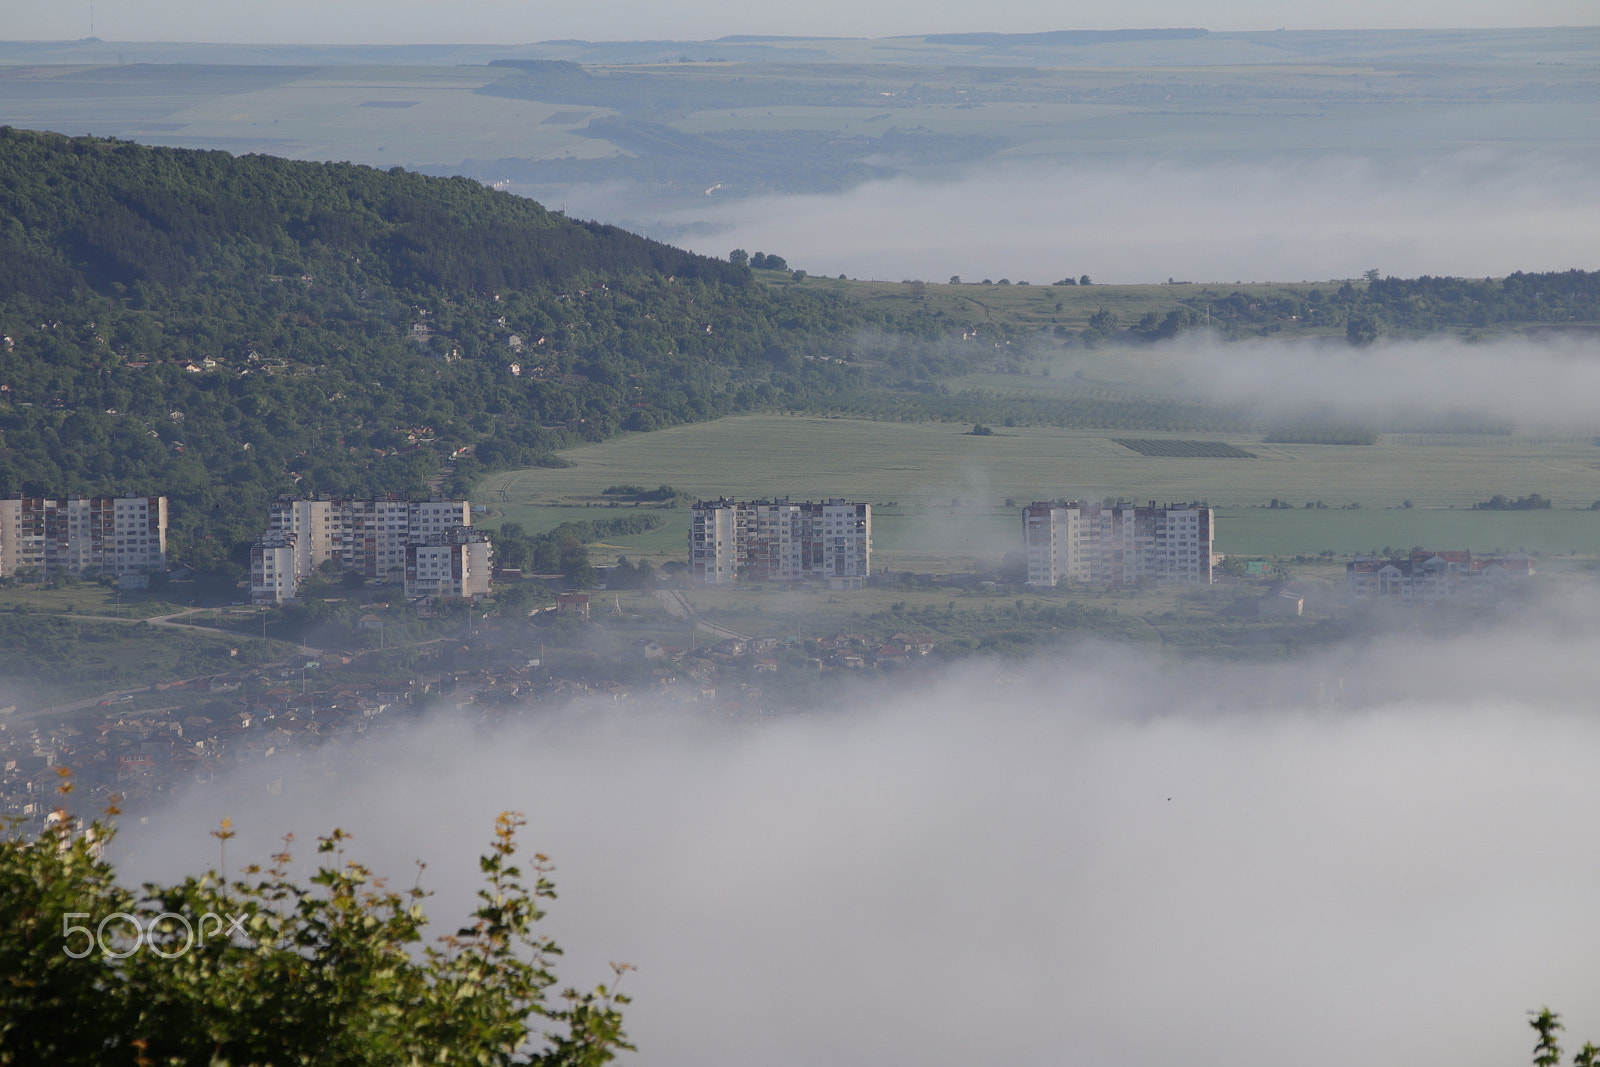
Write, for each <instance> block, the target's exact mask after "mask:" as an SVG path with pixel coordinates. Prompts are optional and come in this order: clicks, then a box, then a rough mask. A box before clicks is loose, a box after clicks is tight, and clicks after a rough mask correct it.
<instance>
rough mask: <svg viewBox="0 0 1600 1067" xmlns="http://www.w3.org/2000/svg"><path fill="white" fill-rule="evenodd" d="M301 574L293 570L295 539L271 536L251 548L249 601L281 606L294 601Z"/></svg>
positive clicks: (262, 538)
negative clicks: (288, 601) (286, 601)
mask: <svg viewBox="0 0 1600 1067" xmlns="http://www.w3.org/2000/svg"><path fill="white" fill-rule="evenodd" d="M299 579H300V573H299V570H298V568H296V566H295V548H294V539H293V538H292V537H290V536H288V535H286V534H280V533H271V534H265V535H263V536H261V537H258V538H256V542H255V544H253V545H251V546H250V599H251V600H253V601H255V602H257V603H266V602H271V603H274V604H281V603H283V602H284V601H285V600H293V599H294V594H295V585H296V584H297V583H298V581H299Z"/></svg>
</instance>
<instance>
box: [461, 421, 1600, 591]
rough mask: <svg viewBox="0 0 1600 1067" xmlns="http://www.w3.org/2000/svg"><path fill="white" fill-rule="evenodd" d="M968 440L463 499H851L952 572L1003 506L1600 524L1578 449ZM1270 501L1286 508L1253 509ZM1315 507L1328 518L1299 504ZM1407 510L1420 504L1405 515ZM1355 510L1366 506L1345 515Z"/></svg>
mask: <svg viewBox="0 0 1600 1067" xmlns="http://www.w3.org/2000/svg"><path fill="white" fill-rule="evenodd" d="M963 431H964V427H961V426H957V425H952V424H949V423H894V422H873V421H867V420H858V419H822V418H807V417H799V416H776V415H752V416H742V417H739V418H731V419H722V420H719V421H717V422H712V423H704V424H699V425H693V426H681V427H675V428H673V429H669V430H662V431H658V432H656V433H652V434H648V435H643V434H640V435H631V436H627V437H622V438H619V439H616V440H613V441H609V442H606V443H604V444H599V445H591V446H587V447H584V448H579V449H574V450H572V451H570V452H568V453H566V454H565V455H566V457H567V458H568V459H570V460H571V461H572V462H573V466H572V467H570V468H566V469H559V470H557V469H548V468H538V469H533V470H524V471H509V472H503V473H500V474H496V475H492V476H490V477H489V478H487V479H485V481H484V482H483V483H482V485H481V486H480V487H479V489H478V490H477V492H476V494H475V498H481V499H482V500H484V501H485V502H486V503H488V504H489V505H490V506H491V507H493V508H495V509H496V511H497V512H499V513H503V515H504V517H506V518H510V519H514V520H516V521H520V522H523V523H524V524H525V525H527V526H528V528H529V529H530V530H532V531H538V530H541V529H549V528H551V527H553V526H555V525H557V524H558V523H559V522H562V521H568V520H570V519H581V518H603V517H605V516H606V515H607V514H612V515H614V514H616V509H611V508H593V509H590V508H578V507H573V506H571V505H579V504H593V503H594V502H595V501H596V500H597V498H598V494H599V492H600V490H602V489H604V488H606V487H607V486H610V485H615V484H618V483H638V484H650V485H654V484H658V483H669V484H671V485H675V486H677V487H679V488H680V489H681V490H683V491H684V492H686V493H689V494H697V495H701V496H707V497H715V496H719V495H730V496H736V497H771V496H789V497H792V498H795V499H818V498H824V497H830V496H846V497H849V498H851V499H857V500H867V501H869V502H871V503H872V504H873V505H874V507H875V519H876V521H875V523H874V527H875V529H874V539H875V542H876V548H877V560H878V565H879V566H881V567H897V566H910V567H912V568H913V569H919V570H947V569H960V568H961V566H963V564H962V559H963V558H968V559H970V557H971V556H972V555H986V554H992V553H996V552H998V551H1003V550H1004V548H1006V547H1010V545H1011V544H1012V543H1014V541H1015V530H1016V529H1017V523H1018V521H1019V520H1018V519H1017V511H1016V509H1015V508H1014V507H1013V508H1007V507H1006V506H1005V501H1006V500H1007V499H1010V500H1012V501H1013V502H1014V504H1017V505H1020V504H1022V503H1026V502H1027V501H1030V500H1035V499H1046V498H1060V497H1081V498H1085V499H1092V500H1098V499H1102V498H1104V497H1106V496H1120V497H1123V498H1126V499H1132V500H1138V501H1146V500H1151V499H1155V500H1160V501H1163V502H1165V501H1168V500H1201V499H1203V500H1206V501H1207V502H1209V503H1210V504H1211V505H1212V506H1213V507H1217V508H1221V509H1224V510H1223V513H1222V516H1221V518H1220V519H1219V536H1218V540H1217V547H1218V549H1219V550H1220V551H1224V552H1238V553H1243V554H1269V555H1297V554H1309V553H1315V552H1319V551H1322V550H1324V549H1329V548H1331V549H1333V550H1335V551H1336V552H1339V553H1341V554H1347V553H1353V552H1359V551H1365V550H1366V549H1368V548H1373V547H1376V548H1382V547H1384V546H1385V545H1390V546H1401V545H1403V546H1404V547H1408V548H1409V547H1410V546H1412V545H1416V544H1429V545H1436V546H1445V545H1449V546H1464V547H1468V548H1473V549H1477V550H1487V549H1493V548H1517V547H1526V548H1529V549H1530V550H1539V551H1546V552H1573V551H1576V552H1580V553H1600V512H1590V511H1578V510H1574V509H1581V508H1587V507H1588V506H1589V505H1590V504H1592V503H1593V502H1594V501H1595V500H1597V499H1600V448H1597V447H1596V446H1594V445H1593V444H1592V443H1590V440H1589V439H1588V438H1578V437H1572V438H1561V437H1549V438H1535V437H1517V436H1506V437H1487V436H1486V437H1477V438H1471V437H1465V436H1452V435H1428V434H1404V435H1398V434H1397V435H1385V436H1384V437H1382V438H1380V440H1379V443H1378V444H1376V445H1370V446H1341V445H1268V444H1264V443H1262V442H1261V440H1260V437H1259V435H1249V434H1245V435H1238V434H1235V435H1210V439H1214V440H1217V441H1220V442H1225V443H1229V444H1234V445H1239V446H1242V447H1244V448H1246V449H1248V450H1249V451H1251V452H1255V453H1257V455H1258V458H1256V459H1248V460H1247V459H1208V458H1190V457H1159V456H1140V455H1136V454H1134V453H1131V452H1129V451H1128V450H1127V449H1124V448H1121V447H1120V446H1118V445H1116V444H1114V443H1112V441H1111V440H1110V439H1109V438H1108V437H1106V436H1103V435H1101V434H1099V433H1097V432H1095V431H1068V430H1054V429H1039V428H1032V427H1022V428H1015V429H1008V430H1005V431H1003V432H999V433H996V434H995V435H994V436H992V437H973V436H971V435H969V434H966V433H965V432H963ZM1145 436H1149V437H1159V436H1161V435H1157V434H1146V435H1145ZM1169 436H1171V437H1173V438H1174V439H1180V438H1182V439H1190V438H1198V437H1203V436H1205V435H1196V434H1182V435H1178V434H1173V435H1169ZM819 456H826V457H827V459H826V462H819V461H818V460H817V459H816V457H819ZM1534 492H1537V493H1542V494H1543V495H1545V496H1546V497H1549V498H1550V499H1552V500H1553V501H1554V502H1555V506H1556V509H1558V510H1552V511H1537V512H1481V511H1473V510H1471V508H1472V505H1473V504H1474V503H1476V502H1478V501H1481V500H1486V499H1488V498H1489V497H1490V496H1492V495H1493V494H1495V493H1504V494H1506V495H1507V496H1513V497H1515V496H1524V495H1526V494H1528V493H1534ZM1273 498H1278V499H1280V500H1286V501H1288V502H1289V503H1290V504H1291V505H1293V507H1292V508H1291V509H1289V510H1282V509H1278V510H1269V509H1267V508H1265V507H1264V506H1263V505H1265V504H1267V503H1268V502H1269V501H1270V500H1271V499H1273ZM1317 500H1321V501H1323V502H1324V503H1326V504H1327V505H1328V507H1327V508H1326V509H1311V510H1307V509H1305V508H1304V507H1303V505H1304V504H1305V503H1306V502H1307V501H1317ZM1406 500H1411V501H1412V503H1413V504H1414V507H1412V508H1409V509H1402V508H1401V504H1402V503H1403V502H1404V501H1406ZM1350 504H1360V505H1361V507H1360V509H1353V508H1352V509H1348V510H1344V509H1345V507H1346V505H1350ZM562 505H567V506H562ZM660 514H662V515H663V516H665V517H667V518H668V525H667V526H666V527H665V528H663V529H661V530H657V531H653V532H652V533H650V534H646V535H641V537H640V538H638V539H634V538H626V539H619V540H618V541H617V545H618V547H619V548H622V549H623V550H627V551H635V552H639V551H645V550H648V551H650V552H663V553H666V558H675V555H676V554H679V553H681V552H682V546H683V545H684V544H685V539H686V532H687V513H686V511H685V510H683V509H676V510H664V511H661V512H660ZM601 558H602V560H603V561H606V562H609V560H605V558H604V553H601ZM941 561H943V562H941Z"/></svg>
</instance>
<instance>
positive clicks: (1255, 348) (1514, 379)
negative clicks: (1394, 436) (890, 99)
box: [1067, 289, 1600, 432]
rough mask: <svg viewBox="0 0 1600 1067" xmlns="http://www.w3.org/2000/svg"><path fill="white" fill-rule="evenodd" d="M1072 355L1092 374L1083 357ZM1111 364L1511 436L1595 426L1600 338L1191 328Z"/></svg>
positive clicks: (1283, 405) (1215, 396) (1176, 380)
mask: <svg viewBox="0 0 1600 1067" xmlns="http://www.w3.org/2000/svg"><path fill="white" fill-rule="evenodd" d="M1332 291H1333V290H1332V289H1329V290H1327V294H1326V295H1331V294H1332ZM1077 360H1078V361H1079V362H1083V363H1085V364H1087V365H1088V366H1089V367H1090V369H1091V370H1093V368H1094V363H1093V360H1094V356H1093V355H1092V354H1091V355H1089V356H1082V357H1077ZM1116 360H1117V362H1116V364H1115V370H1116V372H1117V373H1118V374H1120V375H1125V376H1130V377H1137V378H1138V380H1139V381H1140V382H1141V383H1142V384H1145V385H1148V386H1149V387H1150V388H1152V389H1160V390H1163V391H1167V392H1172V393H1177V394H1183V395H1194V396H1201V397H1205V398H1207V399H1209V400H1214V401H1218V402H1221V403H1226V404H1246V405H1251V406H1252V407H1254V408H1258V409H1260V410H1261V411H1264V412H1268V413H1271V414H1274V415H1281V416H1284V417H1293V416H1296V415H1302V414H1304V413H1305V412H1307V411H1315V410H1319V409H1322V410H1327V411H1329V412H1330V413H1331V414H1337V415H1339V416H1340V417H1347V418H1351V419H1354V420H1356V421H1360V422H1373V423H1375V424H1383V423H1384V422H1385V421H1398V422H1402V423H1403V422H1405V421H1406V419H1407V418H1413V417H1414V416H1416V415H1419V414H1420V415H1437V414H1444V413H1450V412H1470V413H1478V414H1481V415H1484V416H1492V417H1493V418H1495V419H1498V420H1504V421H1505V422H1506V423H1508V424H1510V426H1511V427H1512V428H1514V429H1516V430H1518V431H1521V432H1528V431H1535V430H1540V429H1573V430H1580V431H1581V430H1584V429H1586V428H1591V427H1594V426H1597V425H1600V412H1597V410H1596V405H1595V397H1596V396H1600V341H1597V340H1596V339H1595V338H1593V337H1592V336H1584V335H1581V334H1574V335H1572V336H1562V335H1560V334H1555V335H1551V336H1548V337H1543V338H1529V337H1526V336H1512V337H1505V336H1502V337H1496V338H1493V339H1490V340H1486V341H1468V340H1463V339H1462V338H1460V337H1457V336H1452V335H1449V334H1439V335H1434V336H1430V337H1425V338H1408V339H1398V340H1380V341H1379V342H1378V343H1377V344H1374V345H1372V346H1369V347H1363V348H1356V347H1352V346H1351V345H1349V344H1347V343H1346V342H1345V341H1344V339H1343V338H1338V339H1329V340H1326V341H1289V342H1283V341H1271V340H1268V341H1242V342H1241V341H1233V342H1229V341H1224V340H1221V339H1220V338H1218V337H1216V336H1215V335H1212V334H1207V333H1203V332H1197V333H1194V334H1191V335H1188V336H1182V337H1179V338H1178V339H1176V340H1173V341H1170V342H1166V343H1163V344H1160V345H1156V346H1154V347H1152V348H1150V349H1148V350H1145V351H1133V352H1119V353H1117V356H1116ZM1067 362H1068V363H1069V364H1071V363H1072V362H1074V359H1073V357H1071V356H1069V357H1068V358H1067ZM1380 383H1381V387H1379V386H1380Z"/></svg>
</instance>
